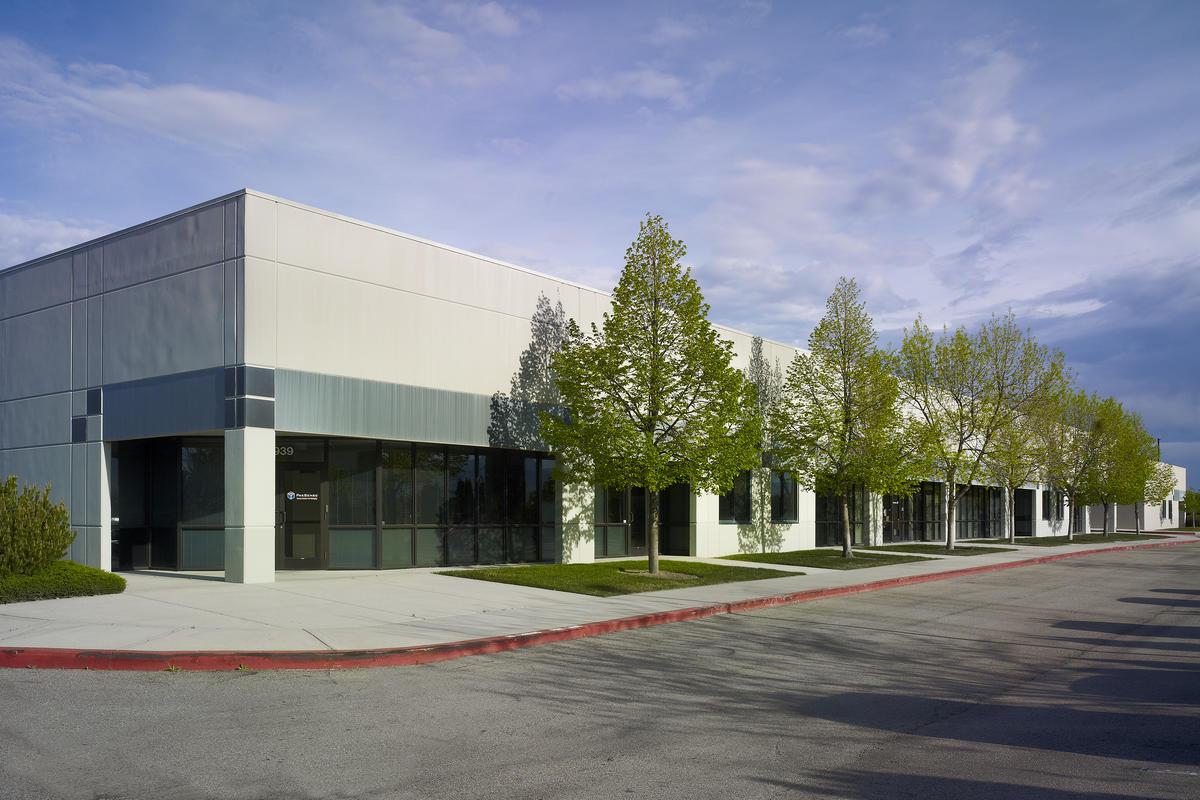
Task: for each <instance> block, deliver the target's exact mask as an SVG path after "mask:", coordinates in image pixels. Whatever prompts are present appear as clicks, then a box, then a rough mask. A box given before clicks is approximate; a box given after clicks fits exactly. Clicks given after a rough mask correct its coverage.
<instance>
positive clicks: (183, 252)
mask: <svg viewBox="0 0 1200 800" xmlns="http://www.w3.org/2000/svg"><path fill="white" fill-rule="evenodd" d="M223 260H225V209H224V206H223V205H212V206H208V207H207V208H201V209H198V210H196V211H193V212H192V213H190V214H186V215H184V216H182V217H179V218H177V219H175V220H172V221H171V222H169V223H165V224H162V225H152V226H150V227H148V228H143V229H139V230H134V231H131V232H129V233H127V234H125V235H123V236H119V237H117V238H116V239H114V240H112V241H109V242H106V243H105V244H104V278H103V280H104V291H106V292H110V291H113V290H114V289H120V288H123V287H125V286H131V285H133V284H135V283H143V282H145V281H149V280H153V279H155V278H162V277H164V276H167V275H174V274H177V273H180V272H186V271H187V270H190V269H195V268H196V267H202V266H205V265H206V264H215V263H217V262H219V261H223Z"/></svg>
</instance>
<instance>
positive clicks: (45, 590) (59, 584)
mask: <svg viewBox="0 0 1200 800" xmlns="http://www.w3.org/2000/svg"><path fill="white" fill-rule="evenodd" d="M123 591H125V579H124V578H122V577H121V576H120V575H114V574H113V573H111V572H105V571H104V570H102V569H96V568H95V567H87V566H84V565H83V564H76V563H74V562H73V561H55V562H54V563H53V564H51V565H50V566H48V567H46V568H45V569H43V570H42V571H40V572H37V573H35V574H33V575H9V576H7V577H3V578H0V603H21V602H24V601H26V600H49V599H51V598H53V597H86V596H88V595H93V594H120V593H121V592H123Z"/></svg>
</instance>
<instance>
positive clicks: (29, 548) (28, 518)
mask: <svg viewBox="0 0 1200 800" xmlns="http://www.w3.org/2000/svg"><path fill="white" fill-rule="evenodd" d="M74 539H75V533H74V532H73V531H72V530H71V515H70V514H69V513H68V512H67V507H66V505H64V504H63V503H54V502H51V500H50V487H49V486H45V487H37V486H25V487H23V488H20V489H18V487H17V479H16V478H15V477H13V476H11V475H10V476H9V477H8V480H6V481H4V482H3V483H0V577H4V576H9V575H34V574H36V573H39V572H41V571H42V570H44V569H46V568H47V567H49V566H50V565H51V564H53V563H54V562H55V561H57V560H58V559H60V558H62V556H63V553H65V552H67V548H68V547H70V546H71V542H72V541H74Z"/></svg>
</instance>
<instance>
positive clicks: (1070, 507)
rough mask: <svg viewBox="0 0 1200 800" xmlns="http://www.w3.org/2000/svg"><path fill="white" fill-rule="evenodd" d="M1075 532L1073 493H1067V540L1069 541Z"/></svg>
mask: <svg viewBox="0 0 1200 800" xmlns="http://www.w3.org/2000/svg"><path fill="white" fill-rule="evenodd" d="M1073 533H1075V495H1073V494H1069V495H1067V541H1068V542H1069V541H1071V538H1072V534H1073Z"/></svg>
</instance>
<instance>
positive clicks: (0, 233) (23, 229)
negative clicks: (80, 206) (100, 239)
mask: <svg viewBox="0 0 1200 800" xmlns="http://www.w3.org/2000/svg"><path fill="white" fill-rule="evenodd" d="M110 230H111V228H110V227H108V226H103V225H99V224H96V223H88V222H79V221H76V220H57V219H47V218H45V217H36V216H26V215H21V214H10V213H4V212H0V268H3V267H10V266H12V265H14V264H20V263H21V262H23V261H28V260H29V259H31V258H37V257H38V256H41V255H45V254H46V253H53V252H55V251H57V250H62V249H63V248H66V247H70V246H71V245H75V244H79V243H80V242H85V241H87V240H88V239H95V238H96V237H97V236H102V235H104V234H105V233H108V232H109V231H110Z"/></svg>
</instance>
